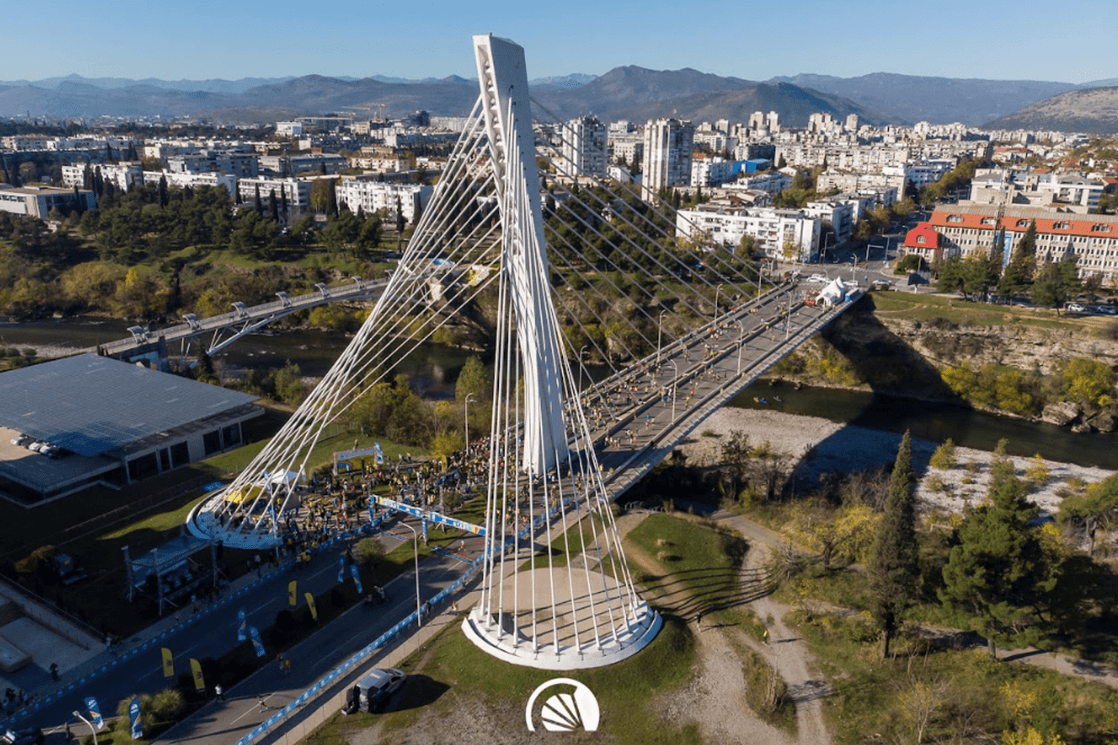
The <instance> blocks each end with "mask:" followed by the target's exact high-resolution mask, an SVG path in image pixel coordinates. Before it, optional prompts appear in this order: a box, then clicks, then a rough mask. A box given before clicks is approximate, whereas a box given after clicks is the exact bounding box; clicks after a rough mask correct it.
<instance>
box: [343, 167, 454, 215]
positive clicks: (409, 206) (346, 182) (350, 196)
mask: <svg viewBox="0 0 1118 745" xmlns="http://www.w3.org/2000/svg"><path fill="white" fill-rule="evenodd" d="M433 191H434V189H433V188H432V187H430V186H428V185H426V184H386V183H383V182H380V181H373V180H371V179H365V178H360V177H358V178H346V179H343V180H342V183H341V185H340V186H338V189H337V198H338V203H339V204H340V203H342V202H345V204H346V206H347V207H348V208H349V210H350V212H357V211H358V210H364V212H365V214H367V215H371V214H372V213H374V212H380V211H381V210H384V211H385V212H386V213H387V214H388V216H389V217H390V218H395V217H396V210H397V206H398V207H399V210H400V212H401V213H402V214H403V216H404V219H405V220H407V221H408V222H409V223H411V222H415V220H416V217H417V216H418V215H419V214H420V212H421V211H422V210H423V208H424V207H426V206H427V202H428V200H430V199H431V193H432V192H433Z"/></svg>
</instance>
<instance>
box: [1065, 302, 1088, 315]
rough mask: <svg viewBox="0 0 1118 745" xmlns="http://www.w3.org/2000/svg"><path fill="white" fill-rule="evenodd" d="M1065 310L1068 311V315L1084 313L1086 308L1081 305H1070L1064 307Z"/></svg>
mask: <svg viewBox="0 0 1118 745" xmlns="http://www.w3.org/2000/svg"><path fill="white" fill-rule="evenodd" d="M1064 310H1066V311H1067V312H1068V313H1082V312H1083V311H1084V310H1085V308H1084V307H1083V306H1082V305H1080V304H1079V303H1068V304H1067V305H1065V306H1064Z"/></svg>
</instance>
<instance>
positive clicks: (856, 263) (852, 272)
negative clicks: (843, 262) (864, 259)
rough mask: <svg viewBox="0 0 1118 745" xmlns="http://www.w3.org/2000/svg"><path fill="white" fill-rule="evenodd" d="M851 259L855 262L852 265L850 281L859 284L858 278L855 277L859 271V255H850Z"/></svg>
mask: <svg viewBox="0 0 1118 745" xmlns="http://www.w3.org/2000/svg"><path fill="white" fill-rule="evenodd" d="M850 259H851V261H853V262H854V263H853V264H852V265H851V266H850V282H851V284H857V283H858V280H857V279H855V277H854V275H855V274H856V273H857V271H858V257H857V256H851V257H850Z"/></svg>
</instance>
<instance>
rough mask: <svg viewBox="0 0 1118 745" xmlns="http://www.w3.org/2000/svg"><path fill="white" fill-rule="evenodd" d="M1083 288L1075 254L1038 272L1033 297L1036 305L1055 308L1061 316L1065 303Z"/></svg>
mask: <svg viewBox="0 0 1118 745" xmlns="http://www.w3.org/2000/svg"><path fill="white" fill-rule="evenodd" d="M1082 287H1083V284H1082V282H1081V281H1080V279H1079V259H1078V258H1077V257H1076V255H1075V254H1071V255H1069V256H1066V257H1065V258H1064V259H1063V260H1061V261H1058V262H1055V263H1051V264H1045V265H1044V267H1043V268H1041V269H1039V270H1038V271H1037V277H1036V281H1035V282H1034V283H1033V289H1032V293H1031V296H1032V300H1033V302H1034V303H1036V304H1037V305H1045V306H1048V307H1049V308H1055V309H1056V314H1057V315H1059V313H1060V308H1062V307H1063V305H1064V303H1066V302H1067V301H1068V300H1069V299H1070V298H1072V297H1074V296H1075V294H1076V293H1078V292H1079V291H1080V290H1081V289H1082Z"/></svg>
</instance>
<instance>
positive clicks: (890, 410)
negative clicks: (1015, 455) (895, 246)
mask: <svg viewBox="0 0 1118 745" xmlns="http://www.w3.org/2000/svg"><path fill="white" fill-rule="evenodd" d="M874 311H875V306H874V302H873V295H872V294H867V295H865V296H863V298H862V299H861V300H859V301H858V303H857V304H856V305H855V306H854V307H853V308H851V309H850V310H849V311H847V312H846V313H845V314H843V315H841V316H839V317H838V318H837V319H835V321H834V322H833V323H831V324H830V325H829V326H827V327H826V328H825V329H823V331H822V332H821V333H820V335H819V337H820V340H821V342H822V344H823V345H824V355H828V354H830V353H831V350H833V351H834V353H837V354H838V355H841V357H842V358H844V359H845V360H846V361H847V362H848V363H849V364H850V365H851V367H852V368H853V370H854V372H855V373H856V375H857V377H858V379H859V380H861V381H864V382H865V383H867V384H868V385H869V387H870V389H871V392H870V393H869V394H867V395H866V396H865V400H864V402H863V403H861V404H860V405H859V407H858V410H856V411H854V412H849V411H848V412H844V413H845V416H844V417H843V418H844V419H845V420H846V426H844V427H842V428H841V429H839V430H838V431H836V432H835V433H834V434H832V435H830V436H828V437H825V438H823V439H822V440H821V441H819V442H818V443H817V444H816V445H815V446H814V447H812V448H810V449H809V450H808V452H806V453H804V454H803V456H804V457H803V459H802V460H801V461H800V462H799V464H798V465H797V466H796V468H795V470H794V472H793V474H792V479H791V483H792V486H793V489H794V490H795V491H796V492H799V493H803V492H804V491H805V490H811V489H812V488H814V487H817V486H818V485H819V481H820V479H821V478H822V477H823V476H824V475H825V474H833V473H853V472H857V471H864V470H868V469H873V468H886V469H890V468H892V466H893V462H894V460H895V458H896V454H897V447H898V446H899V444H900V441H901V436H902V434H903V433H904V431H905V430H910V429H914V428H916V426H915V425H919V430H920V432H921V434H920V435H919V436H918V437H916V438H914V441H913V448H912V465H913V468H914V469H915V470H916V473H917V475H918V476H923V475H924V473H926V471H927V468H928V461H929V459H930V458H931V455H932V453H933V452H934V451H935V448H936V446H938V444H939V443H941V442H942V441H943V440H945V439H946V438H948V437H951V438H953V439H955V440H956V441H958V440H961V439H964V438H966V437H967V431H968V429H969V427H970V425H969V424H968V423H967V422H966V421H965V420H963V419H962V418H960V417H953V418H952V419H953V420H954V421H952V422H950V424H936V423H935V422H934V421H931V422H930V421H929V413H930V412H932V411H934V410H938V409H943V408H944V407H957V408H959V409H972V408H973V407H971V406H970V404H968V403H967V402H966V401H964V400H963V399H961V398H960V397H959V396H958V395H956V394H955V393H954V392H953V391H952V390H951V389H950V388H949V387H948V386H947V385H946V384H945V383H944V382H943V379H942V378H941V377H940V374H939V371H938V370H937V369H936V368H935V366H933V365H932V364H931V363H930V362H928V361H927V359H925V357H924V356H923V354H922V353H921V352H920V351H919V350H918V349H916V348H914V347H913V346H912V345H911V344H910V343H909V342H908V341H907V340H906V339H904V338H902V337H901V336H898V335H897V334H896V333H894V332H893V331H892V330H890V329H889V328H888V327H886V326H885V324H883V323H882V322H881V321H880V320H879V319H878V318H877V316H876V315H875V314H874ZM926 323H927V322H926ZM931 323H933V324H935V325H936V327H937V328H938V327H939V326H945V325H946V324H948V322H947V321H946V320H943V321H942V322H939V321H935V320H933V321H932V322H931ZM917 330H919V327H917ZM949 332H950V329H947V328H946V327H945V328H944V334H945V336H944V337H943V339H941V340H940V341H939V342H937V343H940V344H944V343H948V342H947V341H946V338H947V337H946V334H948V333H949ZM794 455H797V456H798V455H800V454H798V453H797V454H794Z"/></svg>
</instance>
